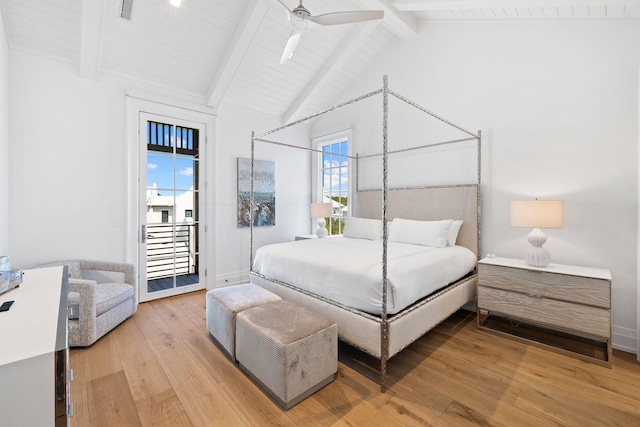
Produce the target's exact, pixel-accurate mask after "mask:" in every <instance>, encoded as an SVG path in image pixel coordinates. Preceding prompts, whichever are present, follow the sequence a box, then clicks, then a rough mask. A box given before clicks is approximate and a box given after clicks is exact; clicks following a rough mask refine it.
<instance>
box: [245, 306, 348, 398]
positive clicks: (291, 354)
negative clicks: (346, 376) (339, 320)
mask: <svg viewBox="0 0 640 427" xmlns="http://www.w3.org/2000/svg"><path fill="white" fill-rule="evenodd" d="M236 357H237V359H238V363H239V364H240V368H242V370H244V371H245V372H247V374H248V375H249V376H250V377H251V378H252V379H253V380H254V381H255V382H256V383H257V384H258V385H259V386H260V387H262V388H263V390H264V391H265V392H266V393H267V394H268V395H269V396H270V397H271V398H272V399H273V400H275V402H276V403H278V404H279V405H280V406H281V407H283V408H284V409H289V408H291V407H292V406H294V405H295V404H297V403H299V402H301V401H302V400H303V399H305V398H307V397H308V396H310V395H311V394H313V393H315V392H316V391H317V390H319V389H321V388H322V387H324V386H325V385H327V384H329V383H330V382H331V381H333V379H334V377H335V373H336V372H337V370H338V326H337V324H336V323H335V322H332V321H331V320H328V319H325V318H324V317H322V316H320V315H318V314H316V313H314V312H313V311H310V310H308V309H306V308H304V307H301V306H299V305H298V304H296V303H293V302H291V301H287V300H280V301H275V302H270V303H268V304H264V305H261V306H259V307H254V308H251V309H249V310H245V311H243V312H241V313H238V317H237V320H236Z"/></svg>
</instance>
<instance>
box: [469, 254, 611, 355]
mask: <svg viewBox="0 0 640 427" xmlns="http://www.w3.org/2000/svg"><path fill="white" fill-rule="evenodd" d="M477 316H478V326H480V327H481V328H483V329H488V330H491V331H493V332H497V333H499V334H503V335H508V336H511V337H514V338H516V339H520V340H524V341H526V342H528V343H533V344H534V345H537V346H539V347H543V348H546V349H550V350H553V351H556V352H559V353H563V354H569V355H573V356H576V357H578V358H580V359H582V360H586V361H589V362H594V363H597V364H600V365H603V366H608V367H611V354H612V350H611V273H610V272H609V270H603V269H597V268H587V267H577V266H571V265H561V264H549V265H548V266H547V267H544V268H538V267H532V266H530V265H527V264H526V263H525V262H524V261H522V260H516V259H509V258H484V259H482V260H480V261H479V262H478V314H477Z"/></svg>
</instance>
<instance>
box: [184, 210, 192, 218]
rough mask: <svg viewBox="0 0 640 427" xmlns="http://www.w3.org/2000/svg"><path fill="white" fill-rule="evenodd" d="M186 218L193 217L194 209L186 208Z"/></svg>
mask: <svg viewBox="0 0 640 427" xmlns="http://www.w3.org/2000/svg"><path fill="white" fill-rule="evenodd" d="M184 217H185V218H193V209H185V210H184Z"/></svg>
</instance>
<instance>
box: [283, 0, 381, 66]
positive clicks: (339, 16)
mask: <svg viewBox="0 0 640 427" xmlns="http://www.w3.org/2000/svg"><path fill="white" fill-rule="evenodd" d="M278 3H280V4H281V5H282V6H284V7H285V9H287V11H288V12H289V13H288V14H287V15H288V17H289V21H291V22H292V31H291V35H290V36H289V40H287V44H286V45H285V47H284V51H283V52H282V58H280V63H281V64H284V63H285V62H287V60H289V59H290V58H291V57H292V56H293V51H294V50H295V49H296V46H298V42H299V41H300V34H301V33H302V31H304V30H306V29H307V27H308V25H309V24H308V23H307V21H311V22H313V23H315V24H319V25H341V24H352V23H354V22H363V21H373V20H376V19H382V18H384V11H382V10H358V11H350V12H332V13H325V14H322V15H315V16H314V15H311V12H309V9H307V8H306V7H304V6H303V4H302V0H300V4H299V5H298V6H297V7H296V8H295V9H293V10H291V9H289V8H288V7H287V5H286V4H284V3H283V2H282V0H278ZM292 19H293V20H292Z"/></svg>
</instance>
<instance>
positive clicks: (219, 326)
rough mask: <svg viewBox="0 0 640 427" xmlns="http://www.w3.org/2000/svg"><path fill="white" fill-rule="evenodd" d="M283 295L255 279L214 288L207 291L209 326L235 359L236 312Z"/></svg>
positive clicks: (210, 330) (274, 299)
mask: <svg viewBox="0 0 640 427" xmlns="http://www.w3.org/2000/svg"><path fill="white" fill-rule="evenodd" d="M279 299H280V297H279V296H278V295H276V294H274V293H272V292H269V291H267V290H266V289H263V288H261V287H260V286H257V285H254V284H252V283H244V284H242V285H232V286H226V287H224V288H217V289H212V290H210V291H209V292H207V302H206V305H207V329H208V330H209V333H210V334H211V335H212V336H213V338H215V339H216V341H218V343H219V344H220V345H221V346H222V348H223V349H224V350H226V352H227V353H228V356H230V358H231V360H233V361H234V362H235V360H236V315H237V314H238V313H239V312H241V311H242V310H246V309H248V308H252V307H256V306H259V305H261V304H266V303H268V302H271V301H277V300H279Z"/></svg>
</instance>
